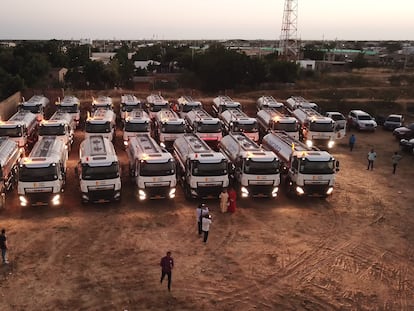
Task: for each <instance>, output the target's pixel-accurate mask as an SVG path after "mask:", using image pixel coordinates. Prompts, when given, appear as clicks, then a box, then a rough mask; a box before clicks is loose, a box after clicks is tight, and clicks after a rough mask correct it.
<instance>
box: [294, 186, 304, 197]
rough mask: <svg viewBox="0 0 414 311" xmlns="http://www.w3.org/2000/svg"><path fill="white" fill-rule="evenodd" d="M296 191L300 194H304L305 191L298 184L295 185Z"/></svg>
mask: <svg viewBox="0 0 414 311" xmlns="http://www.w3.org/2000/svg"><path fill="white" fill-rule="evenodd" d="M296 192H297V193H298V194H300V195H302V194H305V191H303V189H302V187H299V186H297V187H296Z"/></svg>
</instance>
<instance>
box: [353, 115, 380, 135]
mask: <svg viewBox="0 0 414 311" xmlns="http://www.w3.org/2000/svg"><path fill="white" fill-rule="evenodd" d="M348 127H353V128H356V129H357V130H360V131H375V129H376V128H377V122H375V120H374V118H373V117H371V115H370V114H369V113H367V112H365V111H362V110H351V111H350V112H349V114H348Z"/></svg>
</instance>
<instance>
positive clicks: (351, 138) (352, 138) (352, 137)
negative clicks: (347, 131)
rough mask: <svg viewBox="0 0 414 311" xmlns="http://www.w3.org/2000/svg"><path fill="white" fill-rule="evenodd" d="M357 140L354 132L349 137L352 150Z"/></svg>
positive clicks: (350, 149)
mask: <svg viewBox="0 0 414 311" xmlns="http://www.w3.org/2000/svg"><path fill="white" fill-rule="evenodd" d="M355 141H356V137H355V135H354V134H352V135H351V137H349V151H352V150H353V149H354V145H355Z"/></svg>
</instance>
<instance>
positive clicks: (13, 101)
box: [0, 92, 22, 121]
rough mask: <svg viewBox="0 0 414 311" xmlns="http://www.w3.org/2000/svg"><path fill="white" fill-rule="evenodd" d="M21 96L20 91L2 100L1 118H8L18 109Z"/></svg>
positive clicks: (0, 106) (0, 104)
mask: <svg viewBox="0 0 414 311" xmlns="http://www.w3.org/2000/svg"><path fill="white" fill-rule="evenodd" d="M21 98H22V97H21V94H20V92H16V93H14V95H12V96H10V97H9V98H7V99H5V100H3V101H2V102H0V118H1V120H3V121H4V120H8V119H9V118H10V117H11V116H12V115H13V114H14V113H15V112H16V111H17V106H18V105H19V103H20V101H21Z"/></svg>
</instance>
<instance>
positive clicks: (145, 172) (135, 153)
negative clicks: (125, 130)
mask: <svg viewBox="0 0 414 311" xmlns="http://www.w3.org/2000/svg"><path fill="white" fill-rule="evenodd" d="M126 151H127V155H128V160H129V174H130V176H131V177H132V178H133V180H134V182H135V184H136V186H137V197H138V199H139V200H140V201H142V200H146V199H158V198H167V199H173V198H174V197H175V190H176V185H177V177H176V171H175V170H176V167H175V160H174V157H173V156H172V155H171V153H169V152H168V151H167V150H165V149H163V148H161V147H160V146H159V145H158V144H157V142H156V141H155V140H154V139H153V138H152V137H151V136H150V135H149V134H136V135H135V136H132V137H130V140H129V144H128V148H127V150H126Z"/></svg>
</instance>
